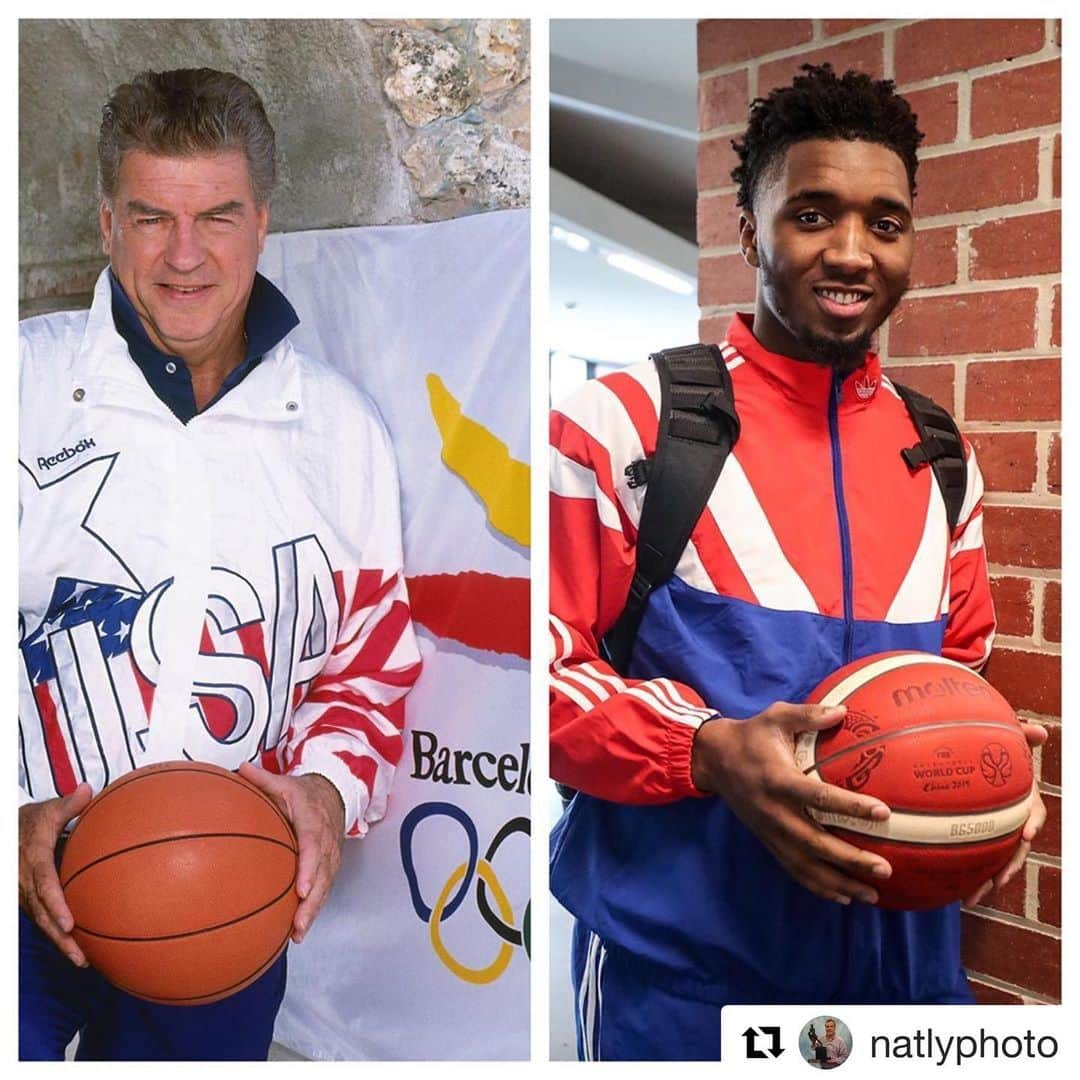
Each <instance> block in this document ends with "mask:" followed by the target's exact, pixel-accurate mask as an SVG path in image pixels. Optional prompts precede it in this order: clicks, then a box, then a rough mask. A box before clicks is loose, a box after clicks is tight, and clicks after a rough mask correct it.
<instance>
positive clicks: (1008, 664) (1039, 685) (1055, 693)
mask: <svg viewBox="0 0 1080 1080" xmlns="http://www.w3.org/2000/svg"><path fill="white" fill-rule="evenodd" d="M983 674H984V675H985V676H986V677H987V678H988V679H989V680H990V682H991V683H993V685H994V686H996V687H997V689H998V690H999V691H1000V692H1001V693H1002V695H1003V696H1004V697H1005V700H1006V701H1007V702H1008V703H1009V704H1010V705H1011V706H1012V707H1013V708H1014V709H1016V710H1018V711H1019V710H1025V711H1027V712H1037V713H1042V714H1044V715H1047V716H1052V715H1057V714H1058V713H1060V712H1061V657H1060V656H1053V655H1051V654H1050V653H1037V652H1021V651H1020V650H1019V649H1006V648H1004V647H998V648H995V649H994V651H993V652H992V653H991V654H990V660H989V662H988V663H987V665H986V667H985V669H984V671H983ZM1041 850H1045V849H1041Z"/></svg>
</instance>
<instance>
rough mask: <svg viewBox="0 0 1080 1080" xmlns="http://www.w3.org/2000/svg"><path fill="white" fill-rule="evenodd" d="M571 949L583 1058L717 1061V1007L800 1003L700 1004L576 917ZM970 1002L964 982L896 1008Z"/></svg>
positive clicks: (672, 979) (746, 1000)
mask: <svg viewBox="0 0 1080 1080" xmlns="http://www.w3.org/2000/svg"><path fill="white" fill-rule="evenodd" d="M570 952H571V974H572V977H573V983H574V1003H575V1010H574V1015H575V1023H576V1027H577V1051H578V1059H579V1060H581V1061H719V1060H720V1009H721V1007H722V1004H732V1005H734V1004H740V1005H753V1004H759V1003H773V1004H778V1005H783V1004H788V1005H793V1004H801V1002H797V1001H785V1000H781V998H780V997H778V996H776V995H775V994H772V993H770V992H769V991H768V990H767V989H765V988H764V987H761V986H758V987H755V988H753V990H749V989H747V988H735V987H726V988H723V987H711V986H710V987H709V992H710V996H711V997H712V998H713V1000H709V1001H705V1000H699V999H698V998H697V997H695V996H693V995H692V994H690V993H688V992H687V987H686V986H685V985H684V984H685V980H680V979H679V978H678V976H676V975H674V974H673V973H668V972H666V971H665V972H661V971H660V970H659V969H658V968H656V967H655V966H654V965H652V964H648V963H645V962H643V961H641V960H639V959H638V958H637V957H635V956H634V955H633V954H631V953H628V952H626V951H625V950H624V949H618V948H612V947H610V946H608V945H606V944H605V943H604V941H602V940H601V938H600V937H599V936H598V935H596V934H594V933H593V932H592V931H591V930H589V929H588V927H586V926H584V925H582V923H581V922H580V921H579V920H575V922H574V932H573V938H572V941H571V947H570ZM722 998H723V999H726V1000H723V1001H722V1002H721V1000H720V999H722ZM972 1000H973V999H972V997H971V993H970V991H969V990H968V989H967V986H966V985H965V986H964V987H963V988H961V989H958V990H957V991H956V992H955V993H954V994H947V995H938V996H934V997H927V998H925V999H923V1000H921V1001H912V1002H895V1004H912V1005H931V1004H940V1005H968V1004H970V1003H971V1002H972ZM806 1003H807V1004H814V1005H825V1004H829V1003H828V1002H815V1001H808V1002H806ZM867 1003H869V1002H867ZM836 1004H842V1003H840V1002H837V1003H836ZM883 1004H884V1002H883Z"/></svg>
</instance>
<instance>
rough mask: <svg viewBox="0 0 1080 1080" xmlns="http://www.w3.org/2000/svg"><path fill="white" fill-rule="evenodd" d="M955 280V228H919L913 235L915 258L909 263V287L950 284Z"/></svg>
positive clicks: (949, 226)
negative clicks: (916, 233) (923, 229)
mask: <svg viewBox="0 0 1080 1080" xmlns="http://www.w3.org/2000/svg"><path fill="white" fill-rule="evenodd" d="M954 281H956V229H955V227H954V226H952V225H948V226H946V227H945V228H941V229H926V230H925V231H922V230H920V231H919V233H918V235H917V236H916V237H915V258H914V259H913V260H912V263H911V287H912V288H913V289H925V288H928V287H929V286H931V285H951V284H952V283H953V282H954Z"/></svg>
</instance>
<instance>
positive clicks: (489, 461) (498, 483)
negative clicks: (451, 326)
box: [427, 375, 529, 547]
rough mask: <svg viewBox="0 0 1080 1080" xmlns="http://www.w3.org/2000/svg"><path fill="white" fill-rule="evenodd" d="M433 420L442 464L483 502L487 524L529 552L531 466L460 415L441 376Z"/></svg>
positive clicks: (433, 379) (434, 390) (434, 385)
mask: <svg viewBox="0 0 1080 1080" xmlns="http://www.w3.org/2000/svg"><path fill="white" fill-rule="evenodd" d="M427 388H428V397H429V399H430V401H431V415H432V416H434V417H435V423H436V424H437V425H438V428H439V434H440V435H441V436H442V460H443V463H444V464H445V465H446V467H447V468H448V469H450V471H451V472H454V473H456V474H457V475H458V476H460V477H461V479H462V480H464V481H465V483H466V484H467V485H468V487H469V489H470V490H471V491H473V492H475V494H476V495H478V496H479V498H480V501H481V502H482V503H483V504H484V507H485V509H486V510H487V517H488V521H489V522H491V525H492V527H493V528H495V529H498V531H499V532H501V533H502V534H503V535H504V536H508V537H510V539H511V540H513V541H514V542H515V543H516V544H520V545H521V546H522V547H528V546H529V466H528V465H526V464H525V463H524V462H523V461H516V460H515V459H514V458H512V457H511V456H510V449H509V447H508V446H507V445H506V443H504V442H503V441H502V440H501V439H499V438H498V437H496V436H495V435H493V434H492V433H491V432H490V431H488V429H487V428H486V427H484V426H483V424H478V423H477V422H476V421H475V420H472V419H470V418H469V417H467V416H466V415H465V414H464V413H463V412H462V411H461V405H460V403H459V402H458V400H457V399H456V398H455V397H454V395H453V394H451V393H450V391H449V390H447V389H446V385H445V384H444V383H443V381H442V379H440V378H439V376H438V375H428V377H427Z"/></svg>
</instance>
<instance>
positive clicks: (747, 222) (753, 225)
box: [739, 210, 761, 270]
mask: <svg viewBox="0 0 1080 1080" xmlns="http://www.w3.org/2000/svg"><path fill="white" fill-rule="evenodd" d="M739 248H740V249H741V250H742V257H743V259H744V260H745V262H746V264H747V266H752V267H753V268H754V269H755V270H756V269H757V268H758V267H759V266H760V265H761V263H760V260H759V259H758V250H757V222H756V221H755V220H754V215H753V213H752V212H751V211H749V210H744V211H743V212H742V213H741V214H740V215H739Z"/></svg>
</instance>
